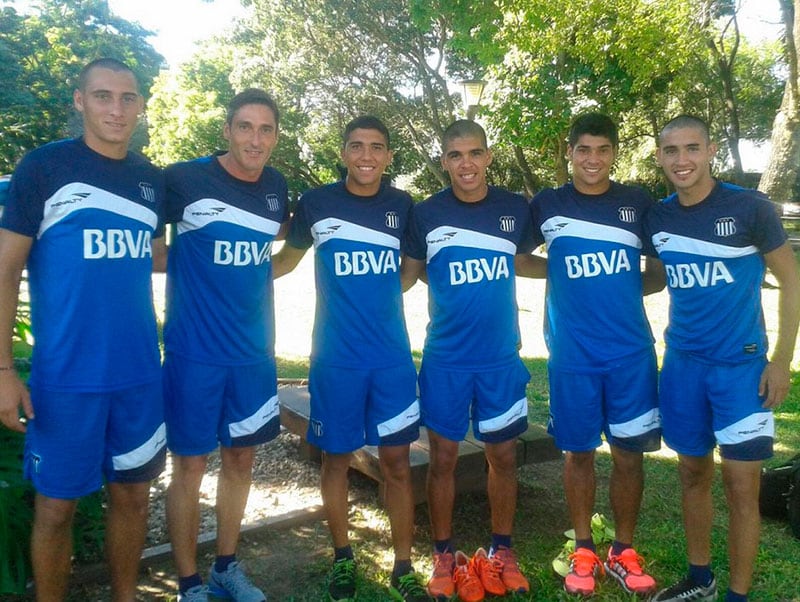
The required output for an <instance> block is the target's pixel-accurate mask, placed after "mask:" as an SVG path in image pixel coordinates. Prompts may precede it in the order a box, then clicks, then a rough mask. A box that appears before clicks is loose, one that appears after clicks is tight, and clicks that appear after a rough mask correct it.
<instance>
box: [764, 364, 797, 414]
mask: <svg viewBox="0 0 800 602" xmlns="http://www.w3.org/2000/svg"><path fill="white" fill-rule="evenodd" d="M790 381H791V375H790V374H789V365H788V364H784V363H779V362H769V363H768V364H767V367H766V368H764V371H763V372H762V373H761V382H759V384H758V394H759V395H761V396H766V399H765V400H764V403H763V404H762V407H764V408H776V407H778V406H779V405H780V404H781V403H783V400H784V399H786V396H787V395H788V394H789V385H790V384H791V383H790Z"/></svg>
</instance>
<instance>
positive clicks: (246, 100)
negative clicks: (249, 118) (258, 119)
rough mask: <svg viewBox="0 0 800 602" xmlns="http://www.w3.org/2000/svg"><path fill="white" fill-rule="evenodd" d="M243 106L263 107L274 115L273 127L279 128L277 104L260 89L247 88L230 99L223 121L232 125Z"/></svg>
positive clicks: (279, 119) (279, 118)
mask: <svg viewBox="0 0 800 602" xmlns="http://www.w3.org/2000/svg"><path fill="white" fill-rule="evenodd" d="M245 105H264V106H265V107H267V108H268V109H270V110H271V111H272V114H273V115H275V127H278V126H280V121H281V114H280V111H279V110H278V103H276V102H275V100H274V99H273V98H272V96H270V95H269V94H267V93H266V92H264V90H261V89H260V88H247V89H246V90H242V91H241V92H239V93H238V94H237V95H236V96H234V97H233V98H232V99H231V101H230V102H229V103H228V111H227V114H226V115H225V121H226V122H227V124H228V125H232V124H233V118H234V117H235V116H236V111H238V110H239V109H241V108H242V107H243V106H245Z"/></svg>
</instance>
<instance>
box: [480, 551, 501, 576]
mask: <svg viewBox="0 0 800 602" xmlns="http://www.w3.org/2000/svg"><path fill="white" fill-rule="evenodd" d="M475 564H476V565H477V566H476V572H477V573H478V575H479V576H480V575H481V574H482V573H489V575H490V576H491V577H497V578H498V579H499V578H500V575H501V573H502V572H503V566H504V563H503V561H502V560H500V559H499V558H497V557H496V556H492V557H491V558H490V557H488V556H485V555H481V556H478V555H476V556H475Z"/></svg>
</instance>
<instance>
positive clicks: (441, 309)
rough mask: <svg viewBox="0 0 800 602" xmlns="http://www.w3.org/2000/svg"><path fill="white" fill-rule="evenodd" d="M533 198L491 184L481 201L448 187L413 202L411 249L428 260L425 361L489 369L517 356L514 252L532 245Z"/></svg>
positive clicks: (466, 367)
mask: <svg viewBox="0 0 800 602" xmlns="http://www.w3.org/2000/svg"><path fill="white" fill-rule="evenodd" d="M531 243H532V241H531V218H530V213H529V211H528V203H527V202H526V201H525V199H524V198H523V197H522V196H520V195H518V194H513V193H511V192H508V191H506V190H503V189H501V188H495V187H493V186H490V187H489V191H488V194H487V196H486V198H485V199H483V200H481V201H479V202H477V203H465V202H462V201H460V200H458V199H457V198H456V197H455V195H454V194H453V191H452V189H450V188H447V189H445V190H442V191H441V192H438V193H437V194H435V195H433V196H432V197H430V198H429V199H428V200H426V201H424V202H422V203H420V204H418V205H415V206H414V208H413V210H412V213H411V225H410V227H409V237H408V245H407V250H406V252H407V253H408V255H409V257H412V258H414V259H418V260H420V261H425V262H426V265H427V274H428V289H429V290H428V294H429V300H428V313H429V316H430V322H429V324H428V333H427V337H426V339H425V348H424V354H425V361H427V362H432V363H434V364H436V365H439V366H442V367H446V368H450V369H453V370H464V371H475V370H491V369H492V368H495V367H499V366H502V365H505V364H507V363H509V362H511V361H514V358H516V357H517V356H518V349H519V345H520V336H519V320H518V316H517V300H516V287H515V280H514V277H515V272H514V256H515V255H516V254H518V253H524V252H528V251H529V250H530V249H531Z"/></svg>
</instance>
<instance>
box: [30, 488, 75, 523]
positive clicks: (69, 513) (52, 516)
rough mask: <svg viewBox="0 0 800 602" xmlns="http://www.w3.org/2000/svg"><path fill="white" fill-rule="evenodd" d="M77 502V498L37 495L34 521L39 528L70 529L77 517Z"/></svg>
mask: <svg viewBox="0 0 800 602" xmlns="http://www.w3.org/2000/svg"><path fill="white" fill-rule="evenodd" d="M77 503H78V502H77V500H59V499H55V498H48V497H44V496H37V498H36V512H35V513H34V522H35V524H36V526H37V527H38V528H40V529H47V530H48V531H59V530H64V529H69V528H70V527H71V525H72V521H73V518H74V517H75V508H76V507H77Z"/></svg>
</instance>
